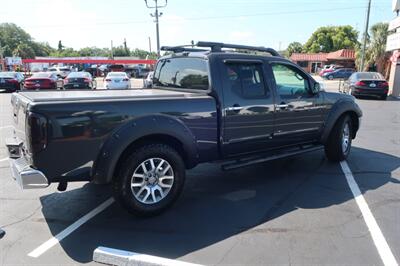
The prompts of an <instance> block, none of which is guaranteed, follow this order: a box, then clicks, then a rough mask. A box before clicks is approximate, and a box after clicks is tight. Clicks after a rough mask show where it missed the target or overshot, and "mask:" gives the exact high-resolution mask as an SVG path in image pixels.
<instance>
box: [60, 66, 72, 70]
mask: <svg viewBox="0 0 400 266" xmlns="http://www.w3.org/2000/svg"><path fill="white" fill-rule="evenodd" d="M60 71H70V69H69V68H67V67H64V68H60Z"/></svg>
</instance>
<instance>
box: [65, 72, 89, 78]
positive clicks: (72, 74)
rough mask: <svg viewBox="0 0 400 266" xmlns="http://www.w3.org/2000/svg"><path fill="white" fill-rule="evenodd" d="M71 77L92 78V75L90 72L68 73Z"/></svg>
mask: <svg viewBox="0 0 400 266" xmlns="http://www.w3.org/2000/svg"><path fill="white" fill-rule="evenodd" d="M68 77H69V78H90V77H91V75H90V74H89V73H88V72H72V73H70V74H69V75H68Z"/></svg>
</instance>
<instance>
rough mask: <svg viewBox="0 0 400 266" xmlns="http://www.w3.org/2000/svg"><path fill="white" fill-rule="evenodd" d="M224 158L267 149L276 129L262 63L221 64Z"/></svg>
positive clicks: (240, 61)
mask: <svg viewBox="0 0 400 266" xmlns="http://www.w3.org/2000/svg"><path fill="white" fill-rule="evenodd" d="M220 69H222V72H221V76H222V84H223V110H222V113H223V120H224V126H223V128H222V131H223V132H222V134H221V135H222V138H223V141H222V148H223V153H224V156H234V155H237V154H244V153H251V152H256V151H260V150H264V149H267V148H268V147H269V143H270V141H271V136H272V133H273V128H274V121H273V119H274V104H273V96H272V93H271V90H270V88H269V87H268V85H267V82H266V80H265V68H264V66H263V62H262V61H261V60H260V61H258V60H251V61H248V60H231V59H226V60H224V62H221V68H220Z"/></svg>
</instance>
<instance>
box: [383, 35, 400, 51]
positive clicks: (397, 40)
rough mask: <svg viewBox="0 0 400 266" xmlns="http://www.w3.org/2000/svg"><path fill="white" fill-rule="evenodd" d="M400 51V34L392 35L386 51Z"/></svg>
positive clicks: (387, 42)
mask: <svg viewBox="0 0 400 266" xmlns="http://www.w3.org/2000/svg"><path fill="white" fill-rule="evenodd" d="M397 49H400V32H396V33H393V34H390V35H389V36H388V38H387V41H386V51H393V50H397Z"/></svg>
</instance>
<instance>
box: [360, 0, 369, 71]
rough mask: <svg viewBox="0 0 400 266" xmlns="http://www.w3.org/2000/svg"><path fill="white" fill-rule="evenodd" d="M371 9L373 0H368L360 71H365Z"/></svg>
mask: <svg viewBox="0 0 400 266" xmlns="http://www.w3.org/2000/svg"><path fill="white" fill-rule="evenodd" d="M370 10H371V0H368V8H367V15H366V19H365V30H364V40H363V46H362V52H361V64H360V69H359V71H363V70H364V61H365V49H366V47H367V36H368V24H369V13H370Z"/></svg>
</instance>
